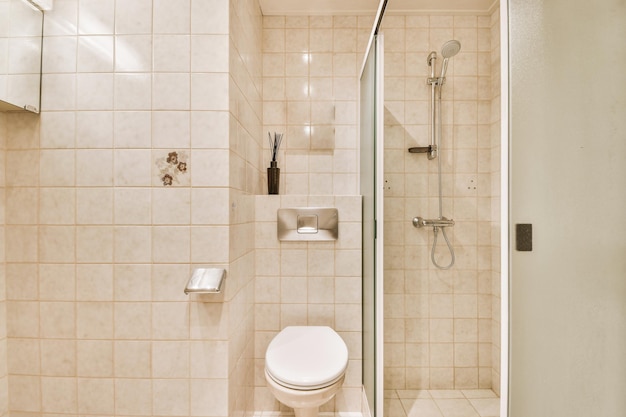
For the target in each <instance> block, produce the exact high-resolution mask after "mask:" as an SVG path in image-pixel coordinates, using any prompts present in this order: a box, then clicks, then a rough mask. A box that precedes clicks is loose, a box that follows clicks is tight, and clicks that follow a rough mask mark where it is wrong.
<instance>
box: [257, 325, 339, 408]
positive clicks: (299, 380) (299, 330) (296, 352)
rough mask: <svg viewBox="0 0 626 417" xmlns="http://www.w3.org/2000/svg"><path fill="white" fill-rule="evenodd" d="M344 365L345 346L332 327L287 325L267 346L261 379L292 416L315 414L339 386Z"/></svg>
mask: <svg viewBox="0 0 626 417" xmlns="http://www.w3.org/2000/svg"><path fill="white" fill-rule="evenodd" d="M347 366H348V348H347V346H346V344H345V343H344V341H343V339H341V337H340V336H339V335H338V334H337V333H336V332H335V331H334V330H333V329H331V328H330V327H326V326H289V327H285V328H284V329H283V330H282V331H281V332H280V333H278V334H277V335H276V336H275V337H274V338H273V339H272V341H271V342H270V344H269V346H268V347H267V351H266V354H265V380H266V382H267V386H268V388H269V390H270V391H271V392H272V394H273V395H274V397H276V399H277V400H278V401H280V402H281V403H283V404H285V405H286V406H288V407H292V408H293V409H294V412H295V415H296V417H316V416H317V414H318V411H319V407H320V406H321V405H322V404H325V403H326V402H328V401H329V400H330V399H331V398H333V397H334V396H335V394H336V393H337V391H339V389H340V388H341V385H342V384H343V381H344V378H345V374H346V367H347Z"/></svg>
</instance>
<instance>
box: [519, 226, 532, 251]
mask: <svg viewBox="0 0 626 417" xmlns="http://www.w3.org/2000/svg"><path fill="white" fill-rule="evenodd" d="M515 249H516V250H518V251H520V252H531V251H532V250H533V225H532V224H516V225H515Z"/></svg>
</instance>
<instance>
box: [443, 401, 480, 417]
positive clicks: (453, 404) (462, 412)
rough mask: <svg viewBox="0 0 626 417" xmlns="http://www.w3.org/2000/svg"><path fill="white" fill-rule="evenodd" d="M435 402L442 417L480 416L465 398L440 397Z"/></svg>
mask: <svg viewBox="0 0 626 417" xmlns="http://www.w3.org/2000/svg"><path fill="white" fill-rule="evenodd" d="M435 402H436V403H437V406H438V407H439V409H440V410H441V414H443V417H480V416H479V415H478V413H476V410H474V407H472V405H471V404H470V403H469V401H468V400H466V399H457V398H441V399H436V400H435Z"/></svg>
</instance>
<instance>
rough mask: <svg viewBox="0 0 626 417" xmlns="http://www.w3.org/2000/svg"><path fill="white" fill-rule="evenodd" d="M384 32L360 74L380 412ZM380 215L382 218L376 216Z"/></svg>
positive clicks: (369, 321) (367, 366) (372, 401)
mask: <svg viewBox="0 0 626 417" xmlns="http://www.w3.org/2000/svg"><path fill="white" fill-rule="evenodd" d="M382 80H383V37H382V35H377V36H374V37H373V38H372V43H371V45H370V49H369V51H368V52H367V56H366V59H365V63H364V66H363V70H362V72H361V79H360V138H361V157H360V159H361V162H360V175H361V178H360V184H361V195H362V196H363V222H362V224H363V235H362V236H363V255H362V256H363V386H364V389H365V395H366V397H367V401H368V404H369V407H370V410H371V412H372V415H373V416H382V415H383V413H382V405H383V399H382V393H383V390H382V375H383V372H382V365H383V348H382V342H383V317H382V314H383V305H382V301H383V273H382V270H383V268H382V267H383V265H382V259H383V244H382V242H383V235H382V233H383V231H382V224H383V221H382V219H383V204H382V197H383V196H382V181H383V180H382V175H383V167H382V163H383V151H382V150H383V149H384V147H383V146H384V145H383V132H382V130H383V123H382V120H381V118H382V111H380V109H382V103H383V101H382V100H383V96H382V94H383V93H382V91H383V81H382ZM378 219H380V221H378Z"/></svg>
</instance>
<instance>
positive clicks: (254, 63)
mask: <svg viewBox="0 0 626 417" xmlns="http://www.w3.org/2000/svg"><path fill="white" fill-rule="evenodd" d="M229 19H230V31H229V34H230V40H229V44H230V46H229V56H228V58H227V59H228V62H229V68H230V86H229V97H230V104H229V105H230V128H229V139H230V142H229V155H228V162H229V182H230V190H229V193H230V197H229V201H230V203H229V205H228V206H226V207H224V209H225V210H226V211H228V208H229V207H230V208H231V210H230V228H229V240H228V242H229V245H228V252H229V259H230V269H229V277H232V278H233V280H232V281H230V280H229V283H228V284H229V286H231V288H233V287H234V288H236V295H234V296H233V297H232V299H231V301H230V304H229V315H230V322H229V356H228V359H229V374H228V376H229V389H228V401H229V408H228V410H229V412H228V415H229V416H233V417H237V416H244V415H250V414H252V413H253V412H254V410H255V409H254V340H255V339H254V338H255V334H254V323H255V316H254V300H255V294H254V282H255V275H256V274H255V256H254V253H255V252H254V250H255V247H254V241H255V227H254V224H255V223H254V221H255V218H254V213H255V201H254V195H255V194H259V193H260V192H261V184H262V177H261V175H260V174H261V154H262V149H263V144H264V142H263V135H262V129H261V127H262V117H263V110H262V108H263V105H262V104H263V103H262V99H261V91H262V82H261V71H262V53H261V37H260V34H261V32H262V17H261V10H260V7H259V5H258V2H257V1H249V0H232V1H230V13H229ZM216 58H219V59H220V60H221V59H222V58H224V57H221V56H220V57H214V58H213V59H216ZM208 168H209V169H212V167H208ZM233 293H235V292H233ZM207 353H210V352H207ZM207 388H210V387H207ZM206 413H207V414H210V413H211V408H210V407H209V408H207V409H206Z"/></svg>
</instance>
